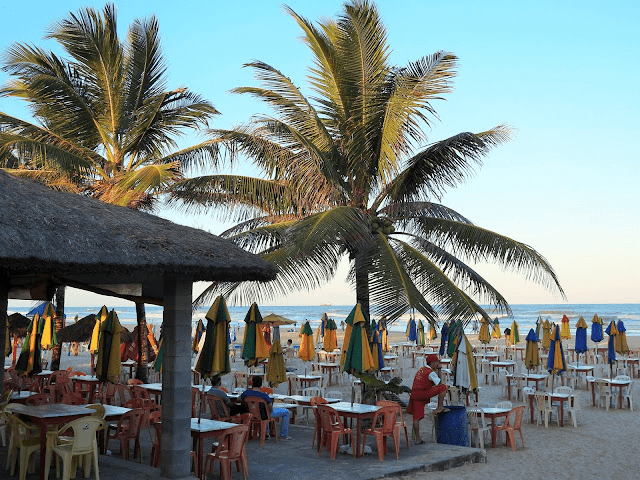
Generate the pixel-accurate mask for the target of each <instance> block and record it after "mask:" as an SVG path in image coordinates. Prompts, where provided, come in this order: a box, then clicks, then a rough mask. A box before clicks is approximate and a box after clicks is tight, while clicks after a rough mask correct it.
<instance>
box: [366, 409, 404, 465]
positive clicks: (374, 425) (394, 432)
mask: <svg viewBox="0 0 640 480" xmlns="http://www.w3.org/2000/svg"><path fill="white" fill-rule="evenodd" d="M367 435H373V436H375V437H376V445H377V448H378V459H379V460H380V461H381V462H382V461H383V460H384V454H385V453H387V438H389V437H391V438H392V439H393V446H394V447H395V449H396V459H397V458H398V454H399V452H400V425H399V424H398V409H397V408H395V407H393V406H388V407H380V409H379V410H378V411H377V412H376V413H375V415H374V417H373V421H372V422H371V428H369V429H368V430H365V431H364V432H363V437H362V444H363V445H366V444H367Z"/></svg>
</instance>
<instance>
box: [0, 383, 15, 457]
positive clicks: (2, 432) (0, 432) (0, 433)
mask: <svg viewBox="0 0 640 480" xmlns="http://www.w3.org/2000/svg"><path fill="white" fill-rule="evenodd" d="M11 395H13V390H5V391H4V393H3V394H2V397H0V439H2V446H3V447H6V446H7V431H8V429H9V424H8V422H7V417H6V415H5V414H4V409H5V407H6V406H7V405H9V399H10V398H11Z"/></svg>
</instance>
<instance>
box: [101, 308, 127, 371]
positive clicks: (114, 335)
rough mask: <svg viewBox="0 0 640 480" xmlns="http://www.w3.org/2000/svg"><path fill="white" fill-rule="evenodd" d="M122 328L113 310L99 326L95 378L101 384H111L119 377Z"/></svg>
mask: <svg viewBox="0 0 640 480" xmlns="http://www.w3.org/2000/svg"><path fill="white" fill-rule="evenodd" d="M121 332H122V326H121V325H120V320H119V319H118V314H117V313H116V311H115V310H111V311H110V312H109V315H107V318H106V320H105V321H104V322H102V323H101V324H100V341H99V342H98V362H97V365H96V377H98V378H99V379H100V380H101V381H103V382H107V381H109V382H113V383H115V381H116V379H117V378H118V377H119V376H120V333H121Z"/></svg>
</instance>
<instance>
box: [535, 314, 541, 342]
mask: <svg viewBox="0 0 640 480" xmlns="http://www.w3.org/2000/svg"><path fill="white" fill-rule="evenodd" d="M541 329H542V317H541V316H540V315H538V319H537V320H536V337H538V341H540V333H541V331H540V330H541Z"/></svg>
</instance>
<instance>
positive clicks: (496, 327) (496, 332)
mask: <svg viewBox="0 0 640 480" xmlns="http://www.w3.org/2000/svg"><path fill="white" fill-rule="evenodd" d="M491 336H492V337H493V338H500V337H502V332H501V331H500V322H499V321H498V318H497V317H496V318H494V319H493V330H491Z"/></svg>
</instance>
